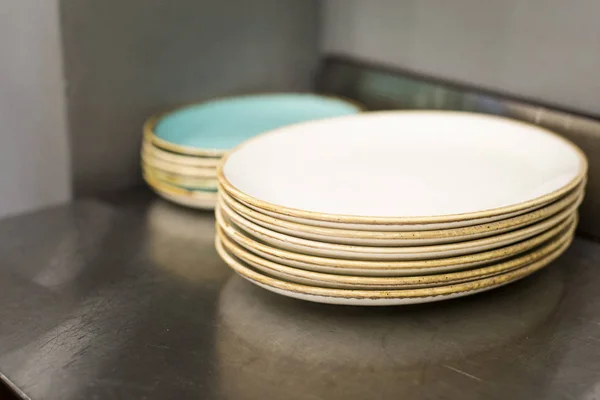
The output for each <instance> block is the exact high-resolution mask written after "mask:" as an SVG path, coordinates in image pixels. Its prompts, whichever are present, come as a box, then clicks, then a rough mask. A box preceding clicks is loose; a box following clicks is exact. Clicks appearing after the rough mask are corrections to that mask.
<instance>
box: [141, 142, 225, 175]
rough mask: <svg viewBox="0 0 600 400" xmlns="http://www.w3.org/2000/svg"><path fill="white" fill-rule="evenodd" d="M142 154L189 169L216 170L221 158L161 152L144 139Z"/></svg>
mask: <svg viewBox="0 0 600 400" xmlns="http://www.w3.org/2000/svg"><path fill="white" fill-rule="evenodd" d="M142 154H144V156H146V157H150V158H156V159H158V160H162V161H164V162H168V163H172V164H175V165H186V166H188V167H204V168H216V167H217V165H219V162H220V161H221V157H201V156H183V155H179V154H177V153H173V152H170V151H165V150H161V149H159V148H158V147H156V146H154V145H153V144H152V143H150V142H149V141H147V140H146V139H144V141H143V144H142Z"/></svg>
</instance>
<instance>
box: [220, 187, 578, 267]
mask: <svg viewBox="0 0 600 400" xmlns="http://www.w3.org/2000/svg"><path fill="white" fill-rule="evenodd" d="M580 202H581V199H580V200H579V201H578V202H577V203H575V204H574V205H572V206H570V207H569V208H567V209H565V210H563V211H561V212H560V213H558V214H556V215H555V216H553V217H551V218H548V219H546V220H544V221H542V222H539V223H537V224H534V225H530V226H528V227H525V228H521V229H519V230H515V231H512V232H508V233H503V234H500V235H497V236H492V237H488V238H483V239H476V240H470V241H468V242H459V243H448V244H440V245H429V246H405V247H373V246H356V245H344V244H334V243H326V242H319V241H315V240H308V239H302V238H297V237H295V236H290V235H285V234H282V233H278V232H274V231H272V230H270V229H266V228H263V227H262V226H259V225H257V224H254V223H252V222H250V221H248V220H247V219H245V218H243V217H241V216H240V215H238V214H236V213H234V212H232V211H231V210H230V209H229V208H228V207H227V205H225V204H224V203H223V202H222V201H220V202H219V203H218V207H217V210H216V215H217V220H218V221H220V222H219V223H221V224H222V225H224V224H223V222H222V221H223V215H225V216H226V217H227V219H228V220H230V221H231V222H232V223H233V225H234V226H233V227H232V226H231V225H230V227H229V229H238V230H239V229H241V230H242V231H243V232H244V233H246V234H247V235H251V236H252V237H255V238H257V239H259V240H260V241H262V242H264V243H267V244H269V245H271V246H274V247H278V248H281V249H285V250H289V251H293V252H298V253H303V254H310V255H315V256H323V257H336V258H347V259H352V260H423V259H432V258H442V257H452V256H460V255H465V254H470V253H478V252H482V251H486V250H491V249H495V248H499V247H503V246H507V245H509V244H512V243H516V242H519V241H521V240H525V239H528V238H530V237H533V236H535V235H538V234H540V233H542V232H545V231H547V230H549V229H551V228H552V227H554V226H556V225H558V224H559V223H560V222H562V221H564V220H565V219H567V218H568V217H569V216H571V215H573V214H574V213H575V210H576V209H577V206H578V205H579V203H580Z"/></svg>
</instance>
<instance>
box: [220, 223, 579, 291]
mask: <svg viewBox="0 0 600 400" xmlns="http://www.w3.org/2000/svg"><path fill="white" fill-rule="evenodd" d="M218 235H219V240H220V241H221V244H222V246H223V248H224V249H225V250H226V251H227V252H228V253H229V254H230V255H232V256H234V257H235V258H237V259H239V260H241V261H243V262H244V263H246V264H247V265H248V266H251V267H252V268H254V269H255V270H257V271H260V272H261V273H265V274H267V275H270V276H273V277H275V278H278V279H281V280H284V281H287V282H292V283H299V284H303V285H309V286H319V287H329V288H337V289H381V290H389V289H414V288H422V287H435V286H443V285H449V284H457V283H462V282H468V281H472V280H476V279H482V278H487V277H490V276H494V275H498V274H501V273H504V272H508V271H511V270H514V269H517V268H522V267H525V266H526V265H529V264H531V263H533V262H536V261H538V260H540V259H542V258H544V257H546V256H548V255H550V254H551V253H553V252H554V251H556V250H560V251H561V252H562V251H563V250H564V249H565V248H566V247H568V246H569V244H570V243H571V240H572V238H573V230H569V231H567V232H565V233H563V234H562V235H561V236H559V237H557V238H556V239H554V240H552V241H550V242H548V243H546V244H544V245H543V246H541V247H538V248H537V249H535V250H534V251H530V252H528V253H525V254H523V255H521V256H519V257H516V258H512V259H511V260H508V261H504V262H500V263H495V264H492V265H490V266H486V267H483V268H477V269H470V270H466V271H461V272H453V273H447V274H436V275H425V276H409V277H365V276H345V275H335V274H323V273H318V272H311V271H306V270H302V269H297V268H291V267H288V266H285V265H282V264H277V263H274V262H272V261H269V260H266V259H263V258H261V257H258V256H256V255H254V254H252V253H251V252H248V251H246V250H244V249H243V248H242V247H240V246H238V245H236V244H235V243H233V242H232V241H231V240H229V239H228V238H227V236H226V235H224V234H223V233H222V231H220V232H218Z"/></svg>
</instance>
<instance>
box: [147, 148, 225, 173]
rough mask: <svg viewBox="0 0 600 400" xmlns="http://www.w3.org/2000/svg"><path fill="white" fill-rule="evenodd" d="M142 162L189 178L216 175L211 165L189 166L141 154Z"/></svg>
mask: <svg viewBox="0 0 600 400" xmlns="http://www.w3.org/2000/svg"><path fill="white" fill-rule="evenodd" d="M142 164H145V165H147V166H150V167H152V168H154V169H157V170H160V171H163V172H168V173H171V174H177V175H185V176H188V177H190V178H209V179H215V178H216V176H217V170H216V168H212V167H189V166H187V165H177V164H173V163H170V162H167V161H163V160H159V159H158V158H151V157H147V156H145V155H144V154H142Z"/></svg>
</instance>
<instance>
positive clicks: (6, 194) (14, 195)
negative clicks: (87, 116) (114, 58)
mask: <svg viewBox="0 0 600 400" xmlns="http://www.w3.org/2000/svg"><path fill="white" fill-rule="evenodd" d="M58 21H59V19H58V4H57V1H55V0H44V1H34V0H0V54H1V56H0V57H1V59H0V122H1V126H0V140H1V143H2V144H1V145H0V187H1V189H0V217H2V216H6V215H10V214H17V213H22V212H25V211H29V210H33V209H36V208H40V207H44V206H49V205H54V204H57V203H62V202H65V201H67V200H68V199H69V198H70V194H71V187H70V171H69V152H68V143H67V133H66V132H67V131H66V126H65V101H64V87H63V78H62V69H61V68H62V67H61V51H60V35H59V22H58Z"/></svg>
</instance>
